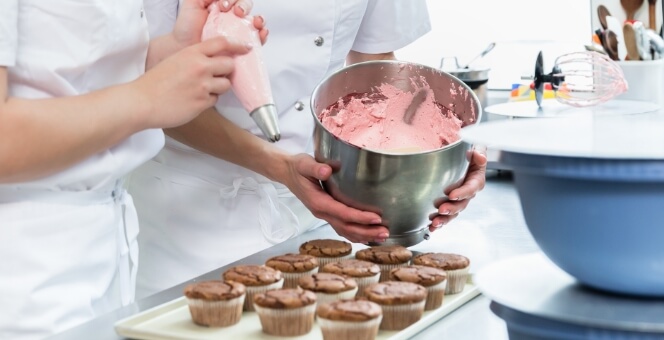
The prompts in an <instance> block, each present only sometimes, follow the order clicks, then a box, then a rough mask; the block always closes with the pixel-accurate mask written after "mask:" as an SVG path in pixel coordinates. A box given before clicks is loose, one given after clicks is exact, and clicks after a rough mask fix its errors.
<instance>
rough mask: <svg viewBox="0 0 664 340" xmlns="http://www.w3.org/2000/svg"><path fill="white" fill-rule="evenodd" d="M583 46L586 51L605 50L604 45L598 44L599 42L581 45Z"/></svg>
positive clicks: (599, 51)
mask: <svg viewBox="0 0 664 340" xmlns="http://www.w3.org/2000/svg"><path fill="white" fill-rule="evenodd" d="M583 47H584V48H585V49H586V51H592V52H597V53H602V54H606V51H605V50H604V47H602V45H599V44H596V43H592V44H588V45H583Z"/></svg>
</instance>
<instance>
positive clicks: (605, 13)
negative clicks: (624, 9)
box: [597, 5, 611, 29]
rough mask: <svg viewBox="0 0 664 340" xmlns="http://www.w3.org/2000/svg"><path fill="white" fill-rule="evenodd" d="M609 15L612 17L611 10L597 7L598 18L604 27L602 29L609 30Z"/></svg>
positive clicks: (600, 6) (601, 6)
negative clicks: (607, 18) (607, 22)
mask: <svg viewBox="0 0 664 340" xmlns="http://www.w3.org/2000/svg"><path fill="white" fill-rule="evenodd" d="M608 15H611V12H609V9H608V8H606V6H604V5H599V6H597V18H598V19H599V23H600V25H602V29H607V28H609V26H608V25H607V24H606V17H607V16H608Z"/></svg>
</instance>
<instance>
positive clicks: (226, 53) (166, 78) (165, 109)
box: [128, 37, 251, 128]
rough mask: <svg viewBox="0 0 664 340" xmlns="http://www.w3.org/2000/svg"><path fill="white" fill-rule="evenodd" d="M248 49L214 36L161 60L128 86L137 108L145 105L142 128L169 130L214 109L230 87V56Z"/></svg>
mask: <svg viewBox="0 0 664 340" xmlns="http://www.w3.org/2000/svg"><path fill="white" fill-rule="evenodd" d="M250 50H251V46H249V45H248V44H244V43H239V42H236V41H233V40H232V39H226V38H224V37H216V38H212V39H208V40H206V41H204V42H201V43H199V44H196V45H193V46H190V47H187V48H185V49H183V50H181V51H179V52H177V53H176V54H174V55H172V56H170V57H169V58H167V59H165V60H163V61H162V62H160V63H159V64H157V65H156V66H155V67H153V68H152V69H150V70H149V71H147V72H146V73H145V74H144V75H143V76H142V77H140V78H138V79H137V80H135V81H134V82H132V83H129V84H128V86H131V87H132V89H131V91H130V94H131V95H133V96H137V97H135V100H136V101H137V105H143V104H147V107H146V110H143V111H145V112H146V113H147V114H146V115H145V117H143V118H145V120H144V126H145V127H146V128H170V127H175V126H179V125H181V124H184V123H187V122H188V121H190V120H191V119H193V118H194V117H196V116H197V115H198V114H199V113H200V112H201V111H203V110H205V109H207V108H209V107H211V106H213V105H214V104H215V103H216V102H217V98H218V96H219V95H220V94H223V93H225V92H226V91H228V90H229V89H230V87H231V84H230V80H229V79H228V78H227V76H228V75H229V74H230V73H232V72H233V69H234V65H235V64H234V61H233V56H235V55H238V54H245V53H247V52H249V51H250Z"/></svg>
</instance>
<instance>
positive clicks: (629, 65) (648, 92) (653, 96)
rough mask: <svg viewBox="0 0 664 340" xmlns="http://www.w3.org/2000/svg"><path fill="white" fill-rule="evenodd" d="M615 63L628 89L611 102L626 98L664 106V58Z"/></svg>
mask: <svg viewBox="0 0 664 340" xmlns="http://www.w3.org/2000/svg"><path fill="white" fill-rule="evenodd" d="M655 36H657V35H655ZM660 39H661V38H660ZM617 63H618V65H620V68H621V69H622V71H623V75H624V76H625V80H626V81H627V84H629V89H628V90H627V91H626V92H625V93H623V94H621V95H619V96H617V97H616V98H615V99H614V100H611V102H615V101H618V100H625V99H628V100H634V101H641V102H646V103H655V104H658V105H660V106H662V107H664V76H662V75H664V59H662V58H659V59H655V60H639V61H631V60H626V61H619V62H617ZM663 145H664V144H663Z"/></svg>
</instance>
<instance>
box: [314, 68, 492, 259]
mask: <svg viewBox="0 0 664 340" xmlns="http://www.w3.org/2000/svg"><path fill="white" fill-rule="evenodd" d="M420 76H421V77H424V79H426V81H427V83H428V84H429V86H430V87H431V88H432V89H433V91H434V95H435V100H436V101H438V102H439V103H441V104H443V105H446V106H448V107H449V108H453V109H454V113H455V114H456V115H457V116H458V117H459V118H460V119H461V120H462V121H463V124H464V126H466V125H471V124H475V123H477V122H478V121H479V120H480V118H481V115H482V109H481V106H480V103H479V100H478V99H477V96H476V95H475V93H474V92H473V91H472V89H470V87H468V85H466V84H464V83H463V82H462V81H461V80H459V79H457V78H456V77H454V76H452V75H450V74H448V73H445V72H443V71H440V70H437V69H435V68H431V67H428V66H424V65H419V64H413V63H407V62H400V61H370V62H364V63H359V64H355V65H352V66H349V67H346V68H344V69H341V70H340V71H338V72H336V73H334V74H332V75H330V76H329V77H327V78H326V79H324V80H323V81H322V82H321V83H320V84H319V85H318V86H317V87H316V88H315V89H314V92H313V95H312V97H311V109H312V114H313V115H314V119H315V121H316V126H315V129H314V155H315V158H316V160H317V161H319V162H323V163H327V164H330V165H331V166H332V168H333V174H332V176H331V178H330V179H329V180H328V181H325V182H324V183H322V184H323V187H324V188H325V190H326V191H327V192H328V193H329V194H330V195H332V196H333V197H334V198H335V199H337V200H339V201H340V202H343V203H345V204H346V205H349V206H352V207H355V208H358V209H362V210H367V211H373V212H376V213H378V214H380V215H381V216H382V220H383V224H384V225H386V226H387V227H388V228H389V230H390V237H389V238H388V239H387V240H386V242H385V243H386V244H400V245H403V246H412V245H415V244H417V243H419V242H421V241H422V240H425V239H428V237H429V234H428V228H427V226H428V224H429V223H430V221H429V215H430V214H435V213H436V211H437V210H436V206H438V204H436V203H438V202H440V201H441V200H446V199H447V196H446V195H447V193H449V192H450V191H451V190H452V189H453V188H456V187H458V186H459V185H460V184H461V183H462V182H463V178H464V176H465V174H466V171H467V170H468V165H469V157H470V153H469V152H470V151H471V148H472V146H471V145H470V144H469V143H467V142H464V141H461V140H458V141H456V142H454V143H452V144H450V145H447V146H445V147H443V148H441V149H437V150H432V151H426V152H419V153H411V154H396V153H389V152H377V151H371V150H366V149H362V148H359V147H357V146H354V145H351V144H349V143H346V142H345V141H343V140H340V139H338V138H336V137H335V136H334V135H332V133H330V132H329V131H328V130H327V129H326V128H325V127H324V126H323V125H322V124H321V122H320V120H319V119H318V116H319V114H320V113H321V112H322V111H323V110H325V109H326V108H327V107H328V106H329V105H331V104H333V103H334V102H336V101H337V100H338V99H339V98H340V97H343V96H345V95H347V94H349V93H365V92H372V91H373V89H374V87H376V86H379V85H381V84H383V83H385V82H389V83H390V84H392V85H394V86H396V87H398V88H400V89H401V90H404V91H413V90H414V89H413V88H411V78H413V77H420ZM451 88H454V89H456V90H458V91H459V92H460V93H459V95H455V96H452V94H451V93H450V92H451V91H450V89H451ZM464 91H465V93H464Z"/></svg>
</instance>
